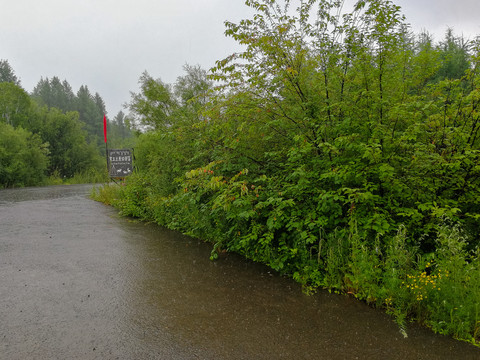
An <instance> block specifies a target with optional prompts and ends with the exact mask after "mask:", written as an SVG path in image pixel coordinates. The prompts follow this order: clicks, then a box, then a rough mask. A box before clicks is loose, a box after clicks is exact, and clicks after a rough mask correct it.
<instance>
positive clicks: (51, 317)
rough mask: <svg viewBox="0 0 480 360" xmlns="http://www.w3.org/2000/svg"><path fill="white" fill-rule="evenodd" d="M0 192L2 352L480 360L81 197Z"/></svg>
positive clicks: (76, 193)
mask: <svg viewBox="0 0 480 360" xmlns="http://www.w3.org/2000/svg"><path fill="white" fill-rule="evenodd" d="M90 188H91V186H87V185H80V186H68V187H65V186H60V187H47V188H32V189H14V190H1V191H0V324H1V326H0V358H1V359H460V358H461V359H479V358H480V349H478V348H475V347H473V346H471V345H469V344H465V343H461V342H457V341H454V340H452V339H449V338H445V337H442V336H439V335H434V334H432V333H431V332H429V331H428V330H425V329H421V328H419V327H417V326H414V325H411V326H409V327H408V334H409V337H408V338H406V339H405V338H403V336H402V335H401V334H400V332H399V329H398V327H397V325H396V324H395V323H394V322H393V321H392V320H391V319H390V318H389V317H388V316H386V315H385V314H383V313H382V312H380V311H376V310H373V309H371V308H369V307H368V306H366V305H364V304H361V303H359V302H357V301H355V300H353V299H350V298H347V297H343V296H337V295H333V294H329V293H327V292H319V293H318V294H316V295H314V296H306V295H304V294H302V292H301V289H300V288H299V286H298V285H296V284H295V283H293V282H292V281H291V280H289V279H285V278H282V277H279V276H277V275H276V274H273V273H271V272H269V270H268V269H267V268H265V267H263V266H261V265H258V264H254V263H251V262H248V261H245V260H243V259H241V258H240V257H238V256H235V255H226V256H224V257H222V258H221V259H220V260H218V261H216V262H211V261H210V260H209V253H210V249H211V247H210V245H208V244H204V243H202V242H200V241H197V240H194V239H191V238H188V237H185V236H183V235H181V234H178V233H175V232H172V231H168V230H165V229H163V228H160V227H158V226H155V225H151V224H150V225H148V224H142V223H136V222H132V221H129V220H128V219H125V218H120V217H119V216H117V215H116V211H115V210H114V209H112V208H109V207H106V206H104V205H102V204H99V203H96V202H94V201H92V200H89V199H88V193H89V189H90Z"/></svg>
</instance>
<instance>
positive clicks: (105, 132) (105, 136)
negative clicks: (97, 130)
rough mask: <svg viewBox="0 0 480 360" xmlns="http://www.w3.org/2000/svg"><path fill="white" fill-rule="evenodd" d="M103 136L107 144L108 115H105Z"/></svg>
mask: <svg viewBox="0 0 480 360" xmlns="http://www.w3.org/2000/svg"><path fill="white" fill-rule="evenodd" d="M103 138H104V139H105V144H106V143H107V117H106V116H105V114H104V115H103Z"/></svg>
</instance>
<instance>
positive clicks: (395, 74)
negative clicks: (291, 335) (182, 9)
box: [94, 0, 480, 345]
mask: <svg viewBox="0 0 480 360" xmlns="http://www.w3.org/2000/svg"><path fill="white" fill-rule="evenodd" d="M246 5H247V6H250V7H251V8H253V9H254V10H255V11H256V15H255V16H254V17H253V18H252V19H245V20H243V21H241V22H239V23H238V24H234V23H230V22H226V35H227V36H230V37H232V38H233V39H235V40H236V41H237V42H238V43H240V44H242V45H243V49H244V51H243V52H240V53H236V54H233V55H231V56H230V57H228V58H226V59H224V60H220V61H218V62H217V63H216V66H215V67H214V68H213V69H211V71H210V72H209V73H208V75H207V73H206V72H205V71H203V70H201V69H200V68H198V67H189V66H187V67H186V69H185V70H186V73H185V75H184V76H181V77H179V78H178V80H177V82H176V83H175V84H173V85H170V84H165V83H163V82H162V81H161V80H160V79H154V78H152V77H151V76H150V75H149V74H148V73H144V74H143V75H142V77H141V78H140V84H141V87H140V92H139V93H138V94H133V96H132V100H131V103H130V104H129V108H130V111H131V114H132V119H133V120H134V123H136V124H137V126H138V127H141V128H142V129H143V131H142V133H141V134H140V135H139V138H138V145H137V148H136V155H137V162H136V165H137V167H138V172H137V173H136V174H134V175H133V176H132V177H130V178H128V181H127V182H126V184H124V185H123V186H113V187H111V186H106V187H103V188H101V189H98V190H97V192H96V194H94V196H95V197H97V198H98V199H101V200H102V201H104V202H107V203H110V204H112V205H114V206H116V207H117V208H119V209H120V211H121V213H122V214H124V215H126V216H133V217H137V218H140V219H143V220H146V221H153V222H156V223H158V224H160V225H162V226H166V227H168V228H170V229H175V230H178V231H181V232H183V233H185V234H189V235H191V236H194V237H197V238H201V239H204V240H207V241H210V242H211V243H212V244H213V251H212V254H211V257H212V259H215V258H217V257H218V253H219V252H221V251H233V252H237V253H240V254H242V255H243V256H245V257H246V258H249V259H252V260H254V261H258V262H261V263H264V264H267V265H268V266H270V267H271V268H273V269H275V270H276V271H278V272H280V273H282V274H286V275H288V276H291V277H293V279H295V280H296V281H298V282H299V283H300V284H302V286H303V288H304V290H305V291H306V292H313V291H315V289H317V288H323V289H328V290H329V291H334V292H338V293H344V294H350V296H354V297H356V298H358V299H360V300H363V301H365V302H367V303H369V304H371V305H372V306H376V307H379V308H384V309H386V311H387V312H388V313H389V314H391V315H393V317H394V318H395V319H396V321H397V322H398V324H399V326H400V329H401V331H402V332H403V333H404V335H405V336H407V334H408V322H409V321H412V320H416V321H418V322H420V323H422V324H424V325H426V326H428V327H430V328H431V329H433V330H434V331H435V332H437V333H441V334H445V335H450V336H453V337H455V338H457V339H462V340H465V341H468V342H471V343H473V344H476V345H478V344H479V341H480V303H479V301H478V299H480V260H479V251H480V250H479V242H478V234H479V230H480V228H479V225H480V223H479V217H480V211H479V210H480V208H479V203H478V199H479V195H480V193H479V190H480V183H479V182H480V177H479V175H480V164H479V160H480V158H479V145H480V140H479V136H480V117H479V116H480V114H479V104H480V92H479V85H480V74H479V71H480V68H479V64H480V42H479V41H478V39H468V40H466V39H463V38H461V37H457V36H456V35H455V34H454V33H453V31H452V30H451V29H447V31H446V35H445V38H444V39H443V40H442V41H440V42H434V40H433V39H432V37H431V36H430V35H429V34H428V33H422V34H413V33H412V32H411V31H410V30H409V27H408V25H407V24H406V22H405V19H404V17H403V16H402V14H401V10H400V8H399V7H398V6H396V5H395V4H394V3H392V2H390V1H383V0H371V1H358V2H357V4H356V7H355V9H354V10H353V12H352V13H344V14H342V12H341V7H342V2H341V1H314V0H311V1H303V2H298V1H297V2H296V1H273V0H259V1H252V0H247V1H246ZM339 14H342V15H339Z"/></svg>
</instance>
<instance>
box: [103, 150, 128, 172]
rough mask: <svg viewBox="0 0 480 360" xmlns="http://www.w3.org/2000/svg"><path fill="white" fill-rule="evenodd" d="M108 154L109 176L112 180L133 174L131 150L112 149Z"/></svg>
mask: <svg viewBox="0 0 480 360" xmlns="http://www.w3.org/2000/svg"><path fill="white" fill-rule="evenodd" d="M107 153H108V159H107V161H108V174H109V175H110V177H111V178H124V177H126V176H128V175H130V174H132V173H133V162H132V160H133V156H132V151H131V150H130V149H110V150H108V151H107Z"/></svg>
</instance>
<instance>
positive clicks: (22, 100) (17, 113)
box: [0, 82, 31, 127]
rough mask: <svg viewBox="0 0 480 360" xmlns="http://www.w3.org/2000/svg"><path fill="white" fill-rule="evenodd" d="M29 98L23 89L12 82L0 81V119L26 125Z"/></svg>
mask: <svg viewBox="0 0 480 360" xmlns="http://www.w3.org/2000/svg"><path fill="white" fill-rule="evenodd" d="M30 106H31V100H30V97H29V96H28V94H27V93H26V91H25V90H23V89H22V88H21V87H20V86H18V85H16V84H15V83H13V82H1V83H0V121H1V122H4V123H7V124H9V125H12V126H14V127H16V126H18V125H24V126H28V124H27V123H28V121H29V116H28V115H29V109H30Z"/></svg>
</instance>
